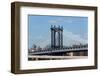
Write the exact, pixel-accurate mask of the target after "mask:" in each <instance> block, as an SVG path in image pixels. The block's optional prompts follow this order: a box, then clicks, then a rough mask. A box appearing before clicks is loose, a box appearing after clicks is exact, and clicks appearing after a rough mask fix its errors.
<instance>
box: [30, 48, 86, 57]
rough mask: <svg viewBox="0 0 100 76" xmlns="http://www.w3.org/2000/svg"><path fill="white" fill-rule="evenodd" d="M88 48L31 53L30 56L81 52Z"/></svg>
mask: <svg viewBox="0 0 100 76" xmlns="http://www.w3.org/2000/svg"><path fill="white" fill-rule="evenodd" d="M87 50H88V47H82V48H69V49H58V50H57V49H56V50H41V51H34V52H31V53H29V55H42V54H48V53H62V52H78V51H79V52H80V51H87Z"/></svg>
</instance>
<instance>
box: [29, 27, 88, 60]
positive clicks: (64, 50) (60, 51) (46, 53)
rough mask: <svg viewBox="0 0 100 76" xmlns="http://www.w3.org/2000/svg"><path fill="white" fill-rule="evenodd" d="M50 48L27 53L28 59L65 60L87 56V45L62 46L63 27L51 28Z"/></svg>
mask: <svg viewBox="0 0 100 76" xmlns="http://www.w3.org/2000/svg"><path fill="white" fill-rule="evenodd" d="M50 30H51V47H50V48H48V49H45V50H44V49H40V50H34V51H30V52H29V59H30V60H31V59H33V60H36V58H38V60H39V59H40V60H42V59H43V60H45V59H47V60H48V59H67V58H75V57H76V58H79V57H86V56H88V44H84V45H82V44H81V45H73V46H70V47H68V46H66V47H64V46H63V27H60V26H58V27H56V26H51V28H50Z"/></svg>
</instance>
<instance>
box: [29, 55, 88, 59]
mask: <svg viewBox="0 0 100 76" xmlns="http://www.w3.org/2000/svg"><path fill="white" fill-rule="evenodd" d="M87 57H88V56H45V55H42V56H39V55H29V56H28V58H47V59H49V58H53V59H82V58H87Z"/></svg>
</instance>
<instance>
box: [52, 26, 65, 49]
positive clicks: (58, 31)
mask: <svg viewBox="0 0 100 76" xmlns="http://www.w3.org/2000/svg"><path fill="white" fill-rule="evenodd" d="M62 47H63V27H60V26H58V27H56V26H52V25H51V48H53V49H60V48H62Z"/></svg>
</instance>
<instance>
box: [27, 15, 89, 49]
mask: <svg viewBox="0 0 100 76" xmlns="http://www.w3.org/2000/svg"><path fill="white" fill-rule="evenodd" d="M51 25H55V26H59V25H60V26H63V28H64V30H63V45H66V46H68V45H72V44H79V43H87V40H88V18H87V17H77V16H43V15H29V16H28V35H29V37H28V42H29V48H30V47H31V46H32V45H33V44H36V45H38V46H41V47H45V46H46V45H48V44H50V42H51V40H50V39H51V32H50V27H51Z"/></svg>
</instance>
